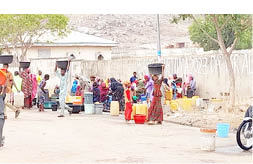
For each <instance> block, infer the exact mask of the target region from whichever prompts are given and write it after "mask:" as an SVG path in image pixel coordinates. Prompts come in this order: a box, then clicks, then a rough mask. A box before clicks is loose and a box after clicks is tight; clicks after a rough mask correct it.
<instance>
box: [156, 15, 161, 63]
mask: <svg viewBox="0 0 253 164" xmlns="http://www.w3.org/2000/svg"><path fill="white" fill-rule="evenodd" d="M161 55H162V52H161V43H160V24H159V14H157V57H158V62H159V63H160V62H161Z"/></svg>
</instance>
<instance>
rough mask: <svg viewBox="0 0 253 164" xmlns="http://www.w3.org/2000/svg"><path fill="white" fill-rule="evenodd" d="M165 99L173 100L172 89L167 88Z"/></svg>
mask: <svg viewBox="0 0 253 164" xmlns="http://www.w3.org/2000/svg"><path fill="white" fill-rule="evenodd" d="M165 99H166V100H169V101H171V100H172V89H170V90H167V91H166V92H165Z"/></svg>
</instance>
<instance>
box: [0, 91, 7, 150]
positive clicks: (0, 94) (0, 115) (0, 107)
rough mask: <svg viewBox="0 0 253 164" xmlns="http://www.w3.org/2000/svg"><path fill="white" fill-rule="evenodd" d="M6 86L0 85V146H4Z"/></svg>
mask: <svg viewBox="0 0 253 164" xmlns="http://www.w3.org/2000/svg"><path fill="white" fill-rule="evenodd" d="M5 91H6V88H5V87H3V86H0V147H3V127H4V121H5V118H6V117H5V116H4V99H5Z"/></svg>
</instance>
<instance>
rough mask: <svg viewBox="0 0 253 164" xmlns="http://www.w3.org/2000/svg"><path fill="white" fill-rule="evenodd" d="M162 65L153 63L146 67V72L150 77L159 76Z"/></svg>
mask: <svg viewBox="0 0 253 164" xmlns="http://www.w3.org/2000/svg"><path fill="white" fill-rule="evenodd" d="M162 65H163V64H162V63H154V64H149V65H148V71H149V73H150V74H152V75H159V74H161V73H162Z"/></svg>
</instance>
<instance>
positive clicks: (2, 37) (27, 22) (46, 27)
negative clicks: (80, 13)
mask: <svg viewBox="0 0 253 164" xmlns="http://www.w3.org/2000/svg"><path fill="white" fill-rule="evenodd" d="M68 21H69V19H68V17H66V16H64V15H59V14H0V44H1V45H2V48H4V49H5V50H6V51H7V52H8V53H11V50H10V49H11V48H12V49H13V50H14V51H15V52H16V55H18V57H19V59H20V60H21V61H23V60H25V58H26V53H27V50H28V49H29V48H31V46H32V45H33V43H35V42H36V41H38V40H39V39H40V38H41V37H42V36H43V35H45V34H51V35H55V36H59V37H60V36H64V35H66V33H67V32H68ZM18 48H20V49H21V52H20V51H18Z"/></svg>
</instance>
